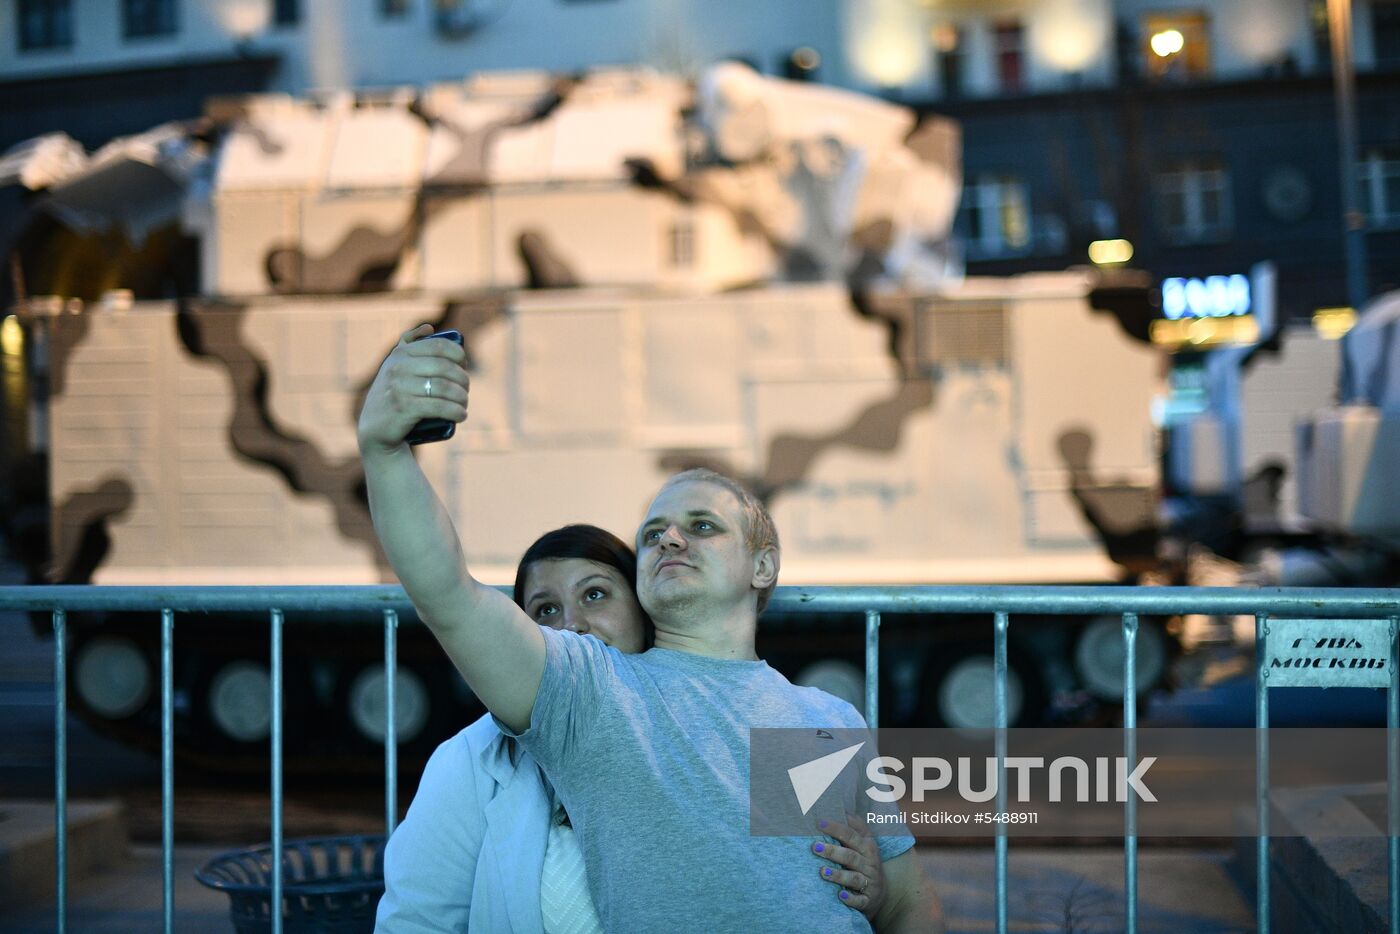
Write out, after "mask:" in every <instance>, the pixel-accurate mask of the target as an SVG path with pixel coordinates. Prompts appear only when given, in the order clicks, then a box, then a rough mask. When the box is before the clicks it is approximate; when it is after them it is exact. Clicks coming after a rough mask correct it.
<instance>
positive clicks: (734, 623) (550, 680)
mask: <svg viewBox="0 0 1400 934" xmlns="http://www.w3.org/2000/svg"><path fill="white" fill-rule="evenodd" d="M429 332H430V331H429V329H428V328H427V326H421V327H419V328H416V329H414V330H412V331H409V332H407V333H406V334H405V335H404V336H403V339H402V340H401V341H400V342H399V345H398V346H397V347H396V348H395V349H394V351H393V352H392V353H391V354H390V355H389V357H388V358H387V359H386V360H385V361H384V364H383V365H382V366H381V368H380V371H379V374H378V375H377V376H376V378H375V380H374V383H373V385H371V387H370V390H369V394H368V396H367V397H366V400H365V405H364V409H363V410H362V412H361V415H360V424H359V444H360V451H361V457H362V460H363V462H364V467H365V477H366V481H367V485H368V490H369V497H370V509H371V513H372V515H373V518H374V525H375V529H376V531H377V532H378V534H379V538H380V541H381V543H382V544H383V546H384V549H385V552H386V554H387V555H388V557H389V560H390V562H391V563H392V564H393V567H394V570H395V571H396V573H397V574H398V576H399V579H400V581H401V582H402V583H403V585H404V589H405V590H406V591H407V592H408V595H409V597H410V598H411V599H412V600H413V603H414V606H415V607H416V608H417V609H418V613H419V615H420V616H421V617H422V619H423V621H424V622H425V623H427V625H428V626H429V628H431V629H432V631H433V633H434V634H435V635H436V636H437V638H438V640H439V641H440V642H441V643H442V646H443V648H444V649H445V650H446V651H447V653H448V655H449V657H451V658H452V660H453V662H454V663H455V664H456V665H457V667H458V669H459V670H460V671H461V672H462V675H463V676H464V677H465V678H466V680H467V683H468V684H469V685H470V686H471V688H472V690H473V691H475V692H476V694H477V696H478V697H479V698H481V700H482V701H483V703H485V704H486V706H487V707H488V708H489V709H490V710H491V712H492V713H493V714H494V715H495V717H496V718H497V720H498V721H499V722H500V723H501V724H502V727H503V728H504V729H506V730H507V731H509V732H510V733H512V734H514V735H516V736H518V738H519V740H520V742H521V744H522V745H523V746H524V747H525V748H526V749H527V750H529V752H530V753H531V755H533V756H534V757H535V759H536V760H537V761H538V762H539V763H540V765H541V766H542V767H543V768H544V770H545V773H546V774H547V775H548V776H549V778H550V780H551V782H553V784H554V787H555V789H556V790H557V792H558V794H559V796H560V798H561V800H562V801H563V803H564V805H565V807H566V809H567V811H568V813H569V815H570V818H571V820H572V821H573V823H574V826H575V828H576V829H577V832H578V836H579V840H580V844H581V846H582V849H583V853H584V858H585V863H586V867H587V871H588V878H589V884H590V887H591V889H592V891H593V893H594V896H595V899H596V902H597V906H598V910H599V913H600V915H601V918H602V921H603V924H604V927H605V928H606V929H607V930H614V931H674V930H689V929H696V928H702V929H706V930H763V931H767V930H787V929H797V928H801V929H803V930H810V929H813V928H820V929H823V930H832V931H864V930H868V926H867V924H866V922H865V919H864V918H863V917H862V916H861V915H860V914H859V913H858V912H857V911H854V910H852V906H851V905H850V904H849V903H850V902H852V901H853V900H858V899H859V898H860V897H861V895H860V893H859V892H855V893H846V894H845V895H844V896H841V897H842V898H844V900H845V902H846V904H843V902H842V901H840V900H838V898H837V897H835V895H836V893H835V890H834V889H833V887H832V886H831V885H830V883H829V882H828V881H827V880H826V878H825V877H824V876H822V875H821V874H820V873H821V872H823V871H824V870H823V869H822V868H821V865H819V864H818V862H817V861H816V860H815V859H813V860H811V861H810V862H807V861H805V860H804V859H803V858H802V857H803V851H804V850H805V849H806V848H807V847H808V846H809V845H811V846H812V848H813V849H814V850H816V851H818V852H820V850H818V847H822V846H827V845H830V844H829V842H828V843H825V844H823V843H819V842H815V840H806V839H800V838H791V837H760V836H751V835H750V834H749V832H748V819H749V814H748V798H749V795H748V792H749V789H748V730H749V728H750V727H799V726H802V727H841V728H858V727H860V726H863V723H862V721H861V720H860V716H859V714H857V713H856V712H855V711H854V709H853V708H851V707H850V705H849V704H846V703H844V702H842V701H838V700H836V699H835V698H832V697H830V696H829V695H826V694H823V693H822V692H820V691H817V690H815V689H811V688H796V687H793V686H792V685H791V684H789V683H788V682H787V680H786V679H784V678H783V677H782V676H781V675H780V674H778V673H777V672H775V671H773V670H772V669H771V668H769V667H768V666H767V665H766V664H765V663H764V662H762V661H760V660H758V657H757V655H756V654H755V652H754V634H755V631H756V628H757V619H758V614H759V612H760V611H761V610H762V608H763V606H764V605H765V604H766V602H767V598H768V595H769V594H770V593H771V592H772V589H773V587H774V586H775V585H776V582H777V577H778V568H779V561H780V552H779V548H778V541H777V533H776V530H775V529H774V528H773V526H772V520H771V518H769V517H768V514H767V511H766V510H765V509H763V507H762V505H761V504H759V503H758V502H757V501H756V500H754V499H753V498H752V497H751V496H750V495H749V494H747V493H746V492H745V491H744V490H743V489H742V488H740V487H738V486H737V485H736V484H734V483H733V481H730V480H728V479H727V478H723V477H720V476H718V475H716V474H710V473H707V472H691V473H689V474H682V475H679V476H678V477H676V478H672V480H671V481H669V482H668V483H667V484H666V485H665V486H663V487H662V489H661V491H660V492H659V493H658V494H657V496H656V498H655V500H654V501H653V502H652V504H651V507H650V509H649V510H648V511H647V516H646V519H645V520H644V522H643V524H642V527H641V530H640V532H639V533H638V540H637V546H638V555H637V560H638V563H637V591H638V598H639V599H640V601H641V604H642V606H643V608H645V609H646V610H647V612H648V613H649V614H650V616H651V618H652V620H653V622H654V623H655V625H656V643H655V648H654V649H653V650H651V651H649V652H646V653H644V654H642V655H636V656H626V655H622V654H621V653H619V652H617V651H615V650H613V649H610V648H608V647H606V646H604V645H603V644H602V643H600V642H598V641H597V640H594V639H588V638H584V637H581V636H579V635H577V634H576V633H571V632H559V631H555V630H551V629H547V628H543V627H540V626H538V625H536V624H535V623H534V622H533V621H531V620H530V619H529V618H528V617H527V616H526V615H525V614H524V613H522V612H521V611H520V609H519V608H518V607H516V606H515V604H514V603H512V602H511V601H510V600H509V599H508V598H506V597H505V596H504V595H503V594H501V593H499V592H498V591H496V590H495V589H494V588H491V587H487V586H483V585H482V584H480V583H478V582H477V581H475V580H474V579H473V578H472V576H471V574H470V572H469V571H468V569H467V567H466V563H465V561H464V559H463V555H462V551H461V546H460V543H459V541H458V538H457V535H456V532H455V530H454V529H453V527H452V523H451V521H450V520H449V518H448V517H447V514H446V512H445V510H444V509H443V508H442V506H441V504H440V503H439V502H438V500H437V497H436V496H435V494H434V493H433V491H432V488H431V487H430V485H429V484H428V482H427V479H426V478H425V477H424V475H423V473H422V471H421V470H419V468H418V466H417V464H416V462H415V461H414V458H413V454H412V452H411V450H410V449H409V447H408V446H407V444H406V443H405V442H404V438H405V437H406V436H407V434H408V433H409V431H410V430H411V429H412V428H413V426H414V425H415V424H416V423H417V422H418V421H419V420H420V419H423V418H446V419H449V420H451V421H453V422H461V421H463V420H465V419H466V416H467V398H468V390H469V385H470V384H469V381H468V378H467V373H466V370H465V368H464V366H463V364H464V361H465V354H464V353H463V351H462V349H461V348H460V347H458V346H457V345H455V344H453V343H451V342H449V341H444V340H428V341H424V340H420V339H421V338H423V337H426V336H427V334H428V333H429ZM880 845H881V851H882V853H883V855H884V856H885V865H884V873H885V878H886V899H885V903H884V905H883V907H882V908H881V909H880V913H879V915H878V916H877V919H876V923H877V927H878V928H879V929H880V930H881V931H882V932H883V931H898V930H920V931H927V930H930V929H933V928H934V927H936V925H937V920H936V919H937V907H936V899H935V898H934V897H933V895H932V892H931V890H930V889H929V888H928V886H927V885H926V884H925V883H924V881H923V879H922V876H921V874H920V872H919V870H918V867H917V862H916V858H915V856H914V855H913V853H912V852H910V849H909V848H910V846H911V845H912V840H911V839H910V838H908V837H907V836H905V837H900V838H890V837H886V838H882V840H881V843H880ZM855 907H859V906H858V905H857V906H855Z"/></svg>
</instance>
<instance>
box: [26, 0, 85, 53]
mask: <svg viewBox="0 0 1400 934" xmlns="http://www.w3.org/2000/svg"><path fill="white" fill-rule="evenodd" d="M15 10H16V16H17V17H18V19H19V22H18V24H17V25H16V29H15V33H16V34H17V35H18V36H19V47H20V51H22V52H30V51H38V50H39V49H67V48H71V47H72V45H73V12H72V3H71V0H19V3H18V5H17V6H16V7H15Z"/></svg>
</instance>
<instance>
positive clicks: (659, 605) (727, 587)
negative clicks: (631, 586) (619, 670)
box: [637, 480, 755, 618]
mask: <svg viewBox="0 0 1400 934" xmlns="http://www.w3.org/2000/svg"><path fill="white" fill-rule="evenodd" d="M746 531H747V529H746V527H745V524H744V513H743V507H742V506H741V505H740V503H739V499H738V497H736V496H735V495H734V494H733V493H731V492H730V491H729V490H726V489H725V488H724V487H722V486H717V485H716V484H713V483H709V482H706V481H704V480H686V481H682V482H679V483H670V484H667V485H666V486H664V487H662V488H661V492H660V493H658V494H657V495H656V499H654V500H652V503H651V508H650V509H649V510H647V516H646V519H644V520H643V521H642V527H641V530H640V531H639V532H638V533H637V596H638V597H639V598H640V599H641V603H642V606H643V607H645V608H646V610H647V612H648V613H651V614H652V617H653V618H656V614H657V613H658V612H659V613H661V614H662V615H663V616H665V615H667V614H668V612H676V611H681V612H684V610H685V609H686V608H688V607H690V606H694V605H697V604H700V603H706V604H723V603H726V602H738V601H742V599H743V598H744V597H745V596H747V595H748V594H749V593H751V592H752V591H753V584H754V572H755V556H754V555H753V554H751V553H750V552H749V546H748V543H747V541H746V534H745V533H746Z"/></svg>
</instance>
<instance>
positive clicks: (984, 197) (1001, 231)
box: [959, 175, 1031, 259]
mask: <svg viewBox="0 0 1400 934" xmlns="http://www.w3.org/2000/svg"><path fill="white" fill-rule="evenodd" d="M959 212H960V215H961V216H960V217H959V227H960V228H961V232H962V234H963V239H964V241H965V243H966V244H967V257H968V259H992V258H996V257H1001V256H1016V255H1019V254H1022V253H1024V252H1026V249H1027V247H1029V245H1030V239H1031V238H1030V198H1029V197H1028V196H1027V193H1026V183H1025V182H1024V181H1022V180H1021V179H1020V178H1017V177H1015V176H1011V175H979V176H978V177H977V178H975V179H973V180H972V181H971V182H969V183H968V184H967V186H966V187H965V188H963V198H962V205H961V207H960V208H959Z"/></svg>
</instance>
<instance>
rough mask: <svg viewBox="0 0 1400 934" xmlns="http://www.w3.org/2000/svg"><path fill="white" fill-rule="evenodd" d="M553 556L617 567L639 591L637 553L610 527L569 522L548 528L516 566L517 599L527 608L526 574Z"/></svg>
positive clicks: (519, 603) (623, 576) (635, 589)
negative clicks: (549, 529)
mask: <svg viewBox="0 0 1400 934" xmlns="http://www.w3.org/2000/svg"><path fill="white" fill-rule="evenodd" d="M552 558H583V559H584V560H586V561H596V562H598V563H599V564H605V565H607V566H608V567H610V568H615V569H616V570H617V571H618V572H619V573H620V574H621V575H622V578H623V580H625V581H627V586H628V587H631V588H632V592H633V593H636V592H637V553H636V552H635V551H633V550H632V549H631V548H630V547H629V546H628V545H627V543H626V542H624V541H623V540H622V539H620V538H618V537H617V536H616V535H614V534H613V533H611V532H609V531H608V530H607V529H600V528H598V527H597V526H596V525H566V526H564V527H563V528H562V529H555V530H554V531H553V532H546V533H544V534H543V535H541V536H540V537H539V538H537V539H535V543H534V544H533V545H531V546H530V547H529V548H526V549H525V554H523V555H521V556H520V564H519V565H518V566H517V567H516V569H515V592H514V596H515V603H516V606H518V607H520V608H521V609H522V610H523V609H525V575H526V574H528V573H529V571H530V565H532V564H534V563H535V562H536V561H548V560H550V559H552Z"/></svg>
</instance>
